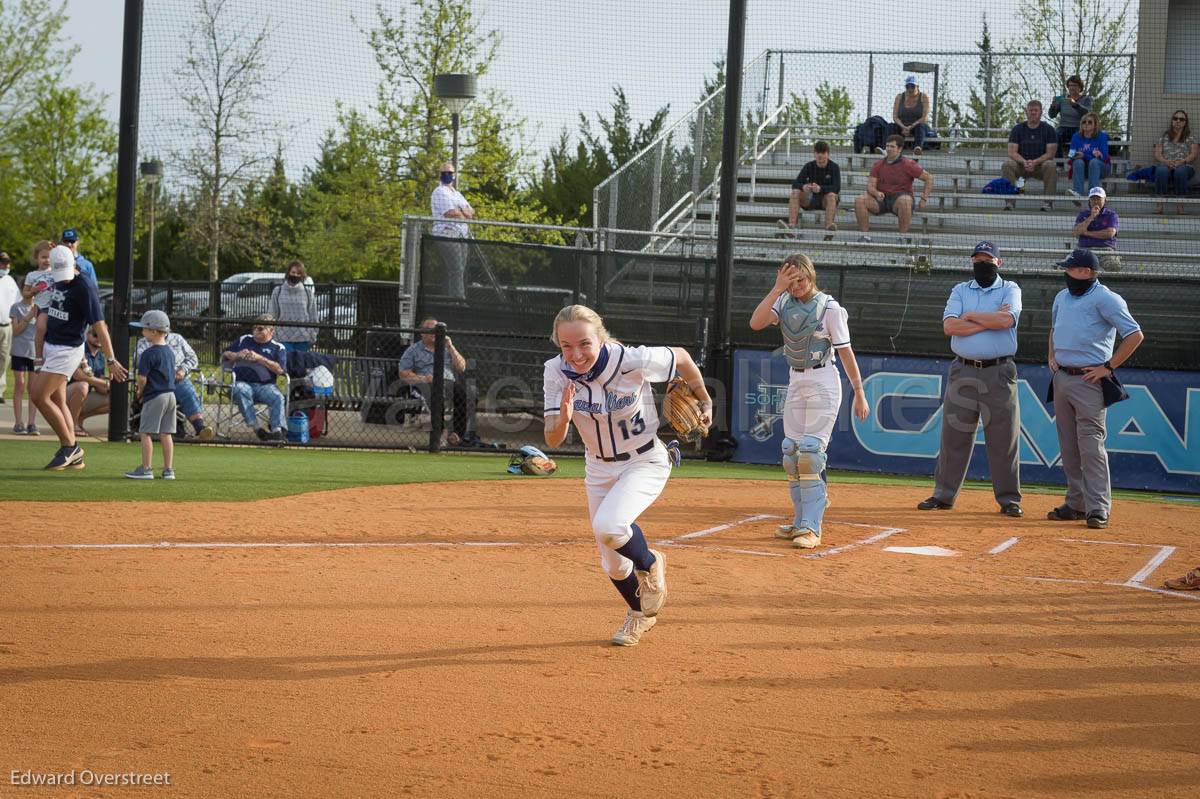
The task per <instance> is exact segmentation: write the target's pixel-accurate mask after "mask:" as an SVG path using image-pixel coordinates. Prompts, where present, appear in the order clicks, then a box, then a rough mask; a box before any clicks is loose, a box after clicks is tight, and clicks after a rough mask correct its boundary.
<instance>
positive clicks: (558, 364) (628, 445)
mask: <svg viewBox="0 0 1200 799" xmlns="http://www.w3.org/2000/svg"><path fill="white" fill-rule="evenodd" d="M674 375H675V351H674V350H672V349H671V348H670V347H626V346H625V345H624V344H618V343H616V342H612V341H610V342H608V343H607V344H605V345H604V346H603V347H602V348H601V350H600V356H599V357H598V358H597V359H596V363H595V365H594V366H593V367H592V368H591V369H590V370H589V371H588V372H587V374H579V373H578V372H574V371H572V370H571V368H570V367H569V366H567V364H566V363H565V362H564V361H563V359H562V356H561V355H557V356H555V357H554V358H551V359H550V360H548V361H546V369H545V373H544V375H543V379H542V390H543V392H544V394H545V403H544V404H543V405H542V408H543V409H544V411H545V414H546V415H547V416H552V415H555V414H558V413H559V408H560V406H561V405H562V396H563V390H564V389H565V388H566V385H567V383H571V382H574V383H575V401H574V403H573V405H574V415H573V417H572V420H573V421H574V423H575V429H576V430H578V431H579V437H580V438H582V439H583V444H584V446H585V447H586V448H587V451H588V453H589V454H591V455H595V456H596V457H600V458H619V459H620V460H625V457H628V456H631V455H632V454H633V453H634V452H636V451H637V450H638V449H639V448H641V447H643V446H645V445H646V444H648V443H650V442H651V441H652V440H653V439H654V437H655V436H656V435H658V410H657V409H656V408H655V406H654V392H653V391H651V389H650V383H662V382H666V381H667V380H670V379H671V378H672V377H673V376H674ZM621 456H625V457H621Z"/></svg>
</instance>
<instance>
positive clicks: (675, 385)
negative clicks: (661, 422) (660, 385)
mask: <svg viewBox="0 0 1200 799" xmlns="http://www.w3.org/2000/svg"><path fill="white" fill-rule="evenodd" d="M663 415H664V416H666V417H667V421H668V422H670V423H671V427H672V428H674V430H675V433H676V434H677V435H678V436H679V438H680V439H681V440H683V441H687V442H690V443H695V442H697V441H699V440H700V439H702V438H704V437H705V436H707V435H708V429H709V428H710V427H711V426H712V403H710V402H702V401H701V400H699V399H698V398H697V397H696V395H695V394H694V393H693V392H692V387H691V386H689V385H688V383H687V381H686V380H684V379H683V378H682V377H676V378H674V379H672V380H671V382H670V383H668V384H667V396H666V399H665V400H663Z"/></svg>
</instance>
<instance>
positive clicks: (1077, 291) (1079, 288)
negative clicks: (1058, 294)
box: [1063, 273, 1096, 297]
mask: <svg viewBox="0 0 1200 799" xmlns="http://www.w3.org/2000/svg"><path fill="white" fill-rule="evenodd" d="M1063 277H1065V278H1066V279H1067V291H1069V292H1071V294H1073V295H1074V296H1076V297H1079V296H1082V295H1084V294H1087V293H1088V289H1090V288H1091V287H1092V286H1094V285H1096V278H1094V277H1090V278H1088V279H1087V280H1080V279H1079V278H1077V277H1071V276H1070V275H1068V274H1065V273H1064V274H1063Z"/></svg>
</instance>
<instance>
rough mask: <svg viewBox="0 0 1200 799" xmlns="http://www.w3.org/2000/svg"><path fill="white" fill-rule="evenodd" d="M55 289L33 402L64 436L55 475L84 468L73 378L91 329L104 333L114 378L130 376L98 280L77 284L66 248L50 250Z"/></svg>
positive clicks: (43, 326)
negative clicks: (70, 400)
mask: <svg viewBox="0 0 1200 799" xmlns="http://www.w3.org/2000/svg"><path fill="white" fill-rule="evenodd" d="M50 274H51V278H52V279H53V280H54V287H53V288H52V289H51V290H50V291H49V294H50V300H49V303H48V305H47V307H46V309H45V310H44V311H43V312H42V313H41V314H39V316H38V332H39V334H40V335H38V337H37V352H36V359H37V361H40V362H41V363H42V370H41V372H40V373H39V374H38V376H37V379H35V380H34V382H33V389H32V392H31V395H32V398H33V402H34V404H35V405H37V408H38V410H39V411H41V413H42V416H43V417H44V418H45V419H46V421H47V422H49V423H50V427H52V428H53V429H54V432H55V434H56V435H57V436H58V444H59V448H58V451H57V452H56V453H55V454H54V457H53V458H52V459H51V460H50V463H48V464H46V468H47V469H49V470H50V471H56V472H57V471H62V470H64V469H82V468H83V449H82V448H81V447H80V446H79V445H78V444H77V443H76V441H75V424H74V421H73V420H72V418H71V411H70V408H68V407H67V390H66V387H67V378H69V377H70V376H71V375H72V374H74V372H75V369H76V367H78V366H79V363H80V361H82V360H83V334H84V330H85V329H86V328H87V326H88V325H92V327H93V329H95V330H96V332H97V333H98V334H99V337H100V347H101V349H103V350H104V355H105V362H106V364H107V365H108V369H109V374H110V376H111V377H112V379H113V380H115V381H117V382H118V383H120V382H123V381H124V380H125V377H126V376H127V375H128V372H126V370H125V367H123V366H122V365H121V364H120V363H118V362H117V356H116V353H115V352H114V351H113V346H112V339H111V338H109V335H108V326H107V325H106V324H105V323H104V312H103V310H102V309H101V308H100V298H99V296H98V295H97V293H96V287H95V285H94V284H93V283H92V281H90V280H87V279H86V278H85V279H83V280H77V279H76V274H75V254H74V253H73V252H71V250H70V249H69V248H67V247H64V246H62V245H61V244H60V245H59V246H57V247H55V248H54V249H53V250H51V251H50Z"/></svg>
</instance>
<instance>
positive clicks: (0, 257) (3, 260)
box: [0, 250, 12, 264]
mask: <svg viewBox="0 0 1200 799" xmlns="http://www.w3.org/2000/svg"><path fill="white" fill-rule="evenodd" d="M11 263H12V258H9V257H8V253H6V252H5V251H4V250H0V264H11Z"/></svg>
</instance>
